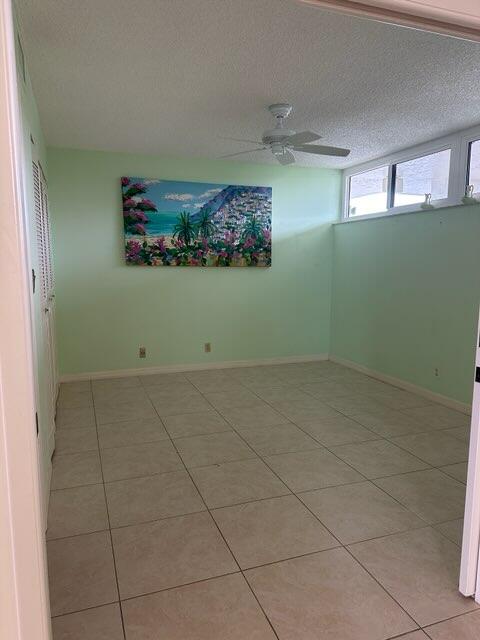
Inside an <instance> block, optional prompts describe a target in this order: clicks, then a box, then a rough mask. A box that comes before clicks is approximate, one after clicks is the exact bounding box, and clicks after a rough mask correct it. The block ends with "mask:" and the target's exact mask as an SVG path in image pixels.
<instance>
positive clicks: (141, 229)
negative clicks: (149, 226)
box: [133, 224, 147, 236]
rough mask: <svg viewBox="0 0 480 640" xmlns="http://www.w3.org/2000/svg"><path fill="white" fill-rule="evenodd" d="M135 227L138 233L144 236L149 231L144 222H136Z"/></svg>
mask: <svg viewBox="0 0 480 640" xmlns="http://www.w3.org/2000/svg"><path fill="white" fill-rule="evenodd" d="M133 228H134V230H135V231H136V233H139V234H140V235H142V236H144V235H145V234H146V233H147V232H146V231H145V227H144V226H143V224H136V225H135V226H134V227H133Z"/></svg>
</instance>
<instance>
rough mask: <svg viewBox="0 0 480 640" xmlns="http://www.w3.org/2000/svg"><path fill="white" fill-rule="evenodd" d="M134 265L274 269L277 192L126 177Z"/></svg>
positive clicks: (129, 257)
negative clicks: (274, 219) (272, 235)
mask: <svg viewBox="0 0 480 640" xmlns="http://www.w3.org/2000/svg"><path fill="white" fill-rule="evenodd" d="M121 185H122V202H123V224H124V229H125V258H126V262H127V264H129V265H142V266H166V267H174V266H177V267H179V266H190V267H269V266H270V265H271V255H272V237H271V233H272V189H271V187H254V186H245V185H226V184H210V183H202V182H177V181H172V180H149V179H144V178H132V177H123V178H122V179H121Z"/></svg>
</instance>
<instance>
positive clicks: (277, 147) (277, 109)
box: [262, 102, 295, 155]
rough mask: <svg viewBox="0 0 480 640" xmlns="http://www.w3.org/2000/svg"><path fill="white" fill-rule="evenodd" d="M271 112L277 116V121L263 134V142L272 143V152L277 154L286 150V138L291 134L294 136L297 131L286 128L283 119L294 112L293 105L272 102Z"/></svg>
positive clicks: (269, 108)
mask: <svg viewBox="0 0 480 640" xmlns="http://www.w3.org/2000/svg"><path fill="white" fill-rule="evenodd" d="M268 110H269V111H270V113H271V114H272V115H273V116H275V118H276V120H277V123H276V125H275V128H274V129H268V131H265V133H264V134H263V136H262V142H263V144H268V145H270V149H271V151H272V153H274V154H275V155H281V154H283V153H284V151H285V146H286V145H285V142H286V141H285V142H284V143H283V144H282V142H283V141H284V140H285V138H288V137H289V136H293V134H294V133H295V131H292V130H291V129H284V127H283V121H284V119H285V118H288V116H289V115H290V113H291V112H292V105H290V104H286V103H284V102H281V103H279V104H271V105H270V106H269V107H268Z"/></svg>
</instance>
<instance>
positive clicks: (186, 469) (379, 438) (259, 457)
mask: <svg viewBox="0 0 480 640" xmlns="http://www.w3.org/2000/svg"><path fill="white" fill-rule="evenodd" d="M187 380H188V378H187ZM188 381H189V382H190V383H191V384H192V385H193V386H194V387H195V388H197V389H198V387H196V385H195V383H192V382H191V381H190V380H188ZM325 381H326V382H328V378H327V379H326V380H325ZM237 384H239V385H240V386H242V387H244V388H245V389H247V390H248V391H250V392H251V393H253V394H254V395H257V397H259V398H260V400H261V401H262V402H263V403H265V404H266V405H268V406H270V407H271V408H272V409H273V410H274V411H277V409H276V408H275V407H272V405H270V403H269V402H267V401H265V400H264V399H263V398H262V397H261V396H258V394H256V393H255V391H253V390H252V389H250V388H249V387H247V386H246V385H245V384H243V383H242V382H238V383H237ZM199 391H200V390H199ZM306 393H307V395H310V394H308V392H306ZM200 395H201V396H202V397H204V399H205V400H206V401H207V402H208V403H209V404H210V405H211V406H212V407H213V410H214V412H215V413H217V414H219V415H222V414H221V411H220V410H218V409H217V408H216V407H215V406H213V405H212V403H211V402H210V401H209V400H208V398H206V397H205V394H204V392H202V391H200ZM352 395H358V394H352ZM148 399H149V400H150V402H151V404H152V405H153V402H152V400H151V398H150V397H148ZM320 402H321V401H320ZM322 404H326V403H322ZM327 406H329V405H327ZM153 407H154V410H155V412H156V413H157V414H158V412H157V410H156V407H155V405H153ZM392 410H394V409H392ZM193 413H194V412H193ZM338 413H341V412H338ZM342 415H345V414H342ZM407 415H408V414H407ZM159 417H160V416H159ZM222 417H223V418H225V416H223V415H222ZM346 417H347V418H349V419H351V420H353V421H354V422H357V421H356V420H355V417H351V416H346ZM160 420H161V422H162V424H164V423H163V420H162V418H161V417H160ZM287 420H288V422H287V424H293V425H294V426H296V427H297V428H299V429H300V430H301V431H302V432H303V433H305V434H306V435H307V436H309V437H311V438H313V439H314V440H315V441H318V440H316V438H315V437H313V436H311V434H309V433H308V432H305V431H304V430H303V429H302V427H301V426H300V425H297V424H295V422H293V421H290V420H289V419H288V418H287ZM125 422H127V421H125ZM227 422H230V420H228V418H227ZM95 423H96V430H97V440H98V424H97V421H95ZM112 424H115V423H112ZM358 424H361V423H358ZM230 426H231V427H232V430H233V431H234V432H235V433H236V434H237V436H239V437H240V438H241V439H242V441H243V442H244V443H245V444H246V445H247V446H248V447H249V448H250V449H251V448H252V447H251V445H249V443H248V442H247V441H246V440H245V439H244V438H243V437H242V434H241V433H240V432H238V431H237V429H236V428H235V426H234V425H233V424H232V423H231V422H230ZM361 426H362V427H364V428H366V429H367V430H369V431H371V432H372V435H375V436H377V437H378V440H385V441H387V442H389V437H384V436H380V435H379V434H377V433H376V432H374V431H372V430H371V429H369V428H368V427H365V425H361ZM451 428H452V427H444V429H451ZM431 431H438V429H436V430H434V429H432V430H431ZM166 432H167V433H168V436H169V439H170V441H171V442H172V445H173V446H174V448H175V450H176V452H177V455H179V453H178V449H177V448H176V446H175V443H174V442H173V440H174V438H172V437H171V436H170V433H169V432H168V430H167V429H166ZM215 433H222V432H215ZM206 435H210V434H206ZM407 435H410V434H407ZM184 437H186V438H188V437H195V436H184ZM451 437H454V436H451ZM179 439H180V438H179ZM164 441H166V439H165V440H164ZM159 442H161V441H159ZM139 444H144V443H139ZM319 444H320V446H321V447H323V448H325V449H326V450H328V451H329V452H330V453H332V454H333V455H335V454H334V452H332V451H330V449H329V448H328V447H326V446H325V445H323V444H322V443H321V442H319ZM392 444H396V443H392ZM122 446H134V445H122ZM399 448H402V447H399ZM312 450H313V451H315V450H318V448H317V449H312ZM98 452H99V456H100V448H99V450H98ZM253 452H254V454H255V459H256V458H258V459H260V460H261V461H262V462H263V463H264V464H265V465H266V466H267V467H268V468H269V469H270V470H271V471H272V473H274V475H276V476H277V478H278V479H279V480H280V481H281V482H282V483H283V484H284V485H285V483H284V482H283V480H282V479H281V478H280V477H279V476H278V475H277V474H276V473H275V472H274V471H273V470H272V469H271V468H270V467H269V465H268V463H266V462H265V461H264V460H263V458H262V456H261V455H260V454H258V453H257V452H256V451H255V450H253ZM287 453H291V452H287ZM409 453H410V452H409ZM60 455H68V454H60ZM271 455H275V454H271ZM278 455H282V454H278ZM336 457H337V458H338V456H336ZM180 459H181V461H182V464H183V466H184V467H185V471H186V472H187V474H188V475H189V477H190V479H191V480H192V482H193V484H194V486H195V488H196V490H197V492H198V493H199V495H200V497H201V499H202V501H203V502H204V504H205V506H206V510H207V512H208V513H209V514H210V516H211V517H212V520H213V521H214V523H215V525H216V526H217V529H218V530H219V533H220V535H221V536H222V538H223V540H224V542H225V544H226V545H227V548H228V549H229V551H230V553H231V554H232V557H233V558H234V559H235V562H236V563H237V565H238V562H237V560H236V558H235V555H234V554H233V552H232V550H231V549H230V547H229V545H228V543H227V541H226V540H225V538H224V536H223V534H222V532H221V530H220V529H219V527H218V525H217V524H216V521H215V518H213V515H212V513H211V509H210V508H209V507H208V506H207V505H206V503H205V501H204V499H203V496H202V494H201V492H200V491H199V490H198V487H197V485H196V484H195V482H194V481H193V478H192V476H191V474H190V471H189V468H187V467H186V465H185V463H184V462H183V458H182V457H181V456H180ZM248 459H254V458H248ZM339 460H340V461H341V462H343V463H344V464H347V465H348V466H351V465H349V464H348V463H346V462H345V461H344V460H341V458H339ZM422 462H423V461H422ZM100 463H101V457H100ZM101 464H102V463H101ZM427 464H428V463H427ZM202 466H211V465H202ZM442 466H445V465H442ZM101 468H102V478H103V467H101ZM196 468H199V467H196ZM352 468H353V469H354V467H352ZM431 468H435V469H438V470H440V471H441V469H440V468H439V467H433V466H432V467H431ZM354 470H355V471H357V470H356V469H354ZM427 470H428V469H427ZM415 472H416V471H412V472H406V473H415ZM165 473H172V472H165ZM357 473H359V472H358V471H357ZM442 473H443V474H444V475H445V476H446V477H449V478H450V479H452V480H455V481H456V482H458V483H459V484H462V483H460V482H459V481H458V480H456V479H455V478H452V477H451V476H448V474H445V472H442ZM149 475H157V474H149ZM360 475H362V477H364V476H363V474H361V473H360ZM393 475H401V474H393ZM402 475H403V474H402ZM140 477H144V476H140ZM146 477H148V476H146ZM386 477H391V476H386ZM129 479H130V478H128V479H125V480H129ZM376 479H379V478H376ZM122 480H124V479H120V480H117V481H113V482H120V481H122ZM365 481H367V482H370V483H372V484H374V483H373V482H372V480H370V479H369V478H366V477H365ZM359 482H360V481H359ZM361 482H363V481H361ZM95 484H98V483H95ZM105 484H106V483H105V482H103V486H104V492H105ZM348 484H355V483H348ZM82 486H83V485H82ZM87 486H90V485H87ZM285 486H286V485H285ZM335 486H336V485H335ZM374 486H377V485H374ZM69 488H70V487H69ZM72 488H74V487H72ZM378 488H380V487H378ZM287 489H288V487H287ZM321 489H322V488H320V490H321ZM58 490H62V489H58ZM316 490H318V489H312V490H309V491H316ZM309 491H305V492H299V493H308V492H309ZM287 495H295V497H296V498H297V500H298V501H299V503H300V504H302V506H303V507H305V508H307V510H308V511H310V512H311V510H310V509H309V508H308V507H307V506H306V505H305V504H304V503H303V502H302V501H301V499H300V498H299V496H298V495H297V494H296V493H295V492H290V491H289V494H287ZM387 495H388V496H389V497H390V498H391V499H394V498H393V497H392V496H390V495H389V494H388V493H387ZM269 499H274V498H268V497H267V498H263V499H257V500H252V501H249V502H245V503H239V504H248V503H251V502H257V501H260V500H269ZM394 500H395V499H394ZM105 501H106V496H105ZM397 502H398V501H397ZM106 504H107V516H108V518H109V514H108V503H107V501H106ZM399 504H401V503H399ZM229 506H233V505H225V506H224V507H219V508H220V509H221V508H228V507H229ZM401 506H402V507H403V508H405V509H407V510H408V511H410V510H409V509H408V508H406V507H405V506H404V505H401ZM199 513H202V512H199ZM412 513H413V512H412ZM311 514H312V515H313V517H315V519H316V520H318V521H319V522H320V523H321V524H322V526H324V527H325V525H324V524H323V522H322V521H321V520H320V518H319V517H318V516H316V514H314V513H313V512H311ZM185 515H188V514H185ZM414 515H415V516H417V517H419V516H418V515H417V514H414ZM170 517H177V516H167V518H170ZM162 519H165V518H162ZM454 520H456V518H455V519H454ZM450 521H453V519H452V520H447V521H445V522H450ZM152 522H154V521H152ZM109 523H110V520H109ZM136 524H137V523H136ZM437 524H441V523H435V524H430V523H428V522H427V523H426V525H425V528H427V527H434V526H436V525H437ZM124 526H132V525H124ZM418 528H423V527H418ZM325 529H326V530H327V531H329V529H328V527H325ZM409 530H411V529H409ZM413 530H415V529H413ZM330 533H331V535H332V536H333V538H334V539H337V538H336V536H334V535H333V534H332V532H330ZM397 533H403V532H397ZM78 535H83V534H78ZM390 535H395V533H393V534H390ZM110 536H111V527H110ZM66 537H72V536H66ZM382 537H386V536H379V538H382ZM373 539H377V538H373ZM361 542H364V541H363V540H362V541H361ZM111 544H112V552H113V555H114V551H113V543H112V539H111ZM339 547H342V548H345V549H346V546H345V545H343V544H342V543H340V542H339ZM334 548H337V547H334ZM346 550H347V552H349V550H348V549H346ZM315 553H321V551H320V552H318V551H316V552H312V553H310V554H302V555H301V556H294V557H292V558H288V559H294V558H296V557H303V556H304V555H312V554H315ZM349 553H350V552H349ZM350 555H351V556H352V558H353V559H354V560H355V561H356V562H357V563H358V564H359V565H360V566H362V567H363V565H362V564H361V563H360V562H359V561H358V560H357V559H356V558H355V556H353V554H351V553H350ZM288 559H285V560H284V561H286V560H288ZM277 562H282V561H277ZM114 563H115V556H114ZM269 564H276V562H272V563H267V566H268V565H269ZM258 566H265V565H258ZM363 568H364V570H365V571H367V573H369V575H371V574H370V572H369V571H368V570H367V569H366V568H365V567H363ZM239 569H240V573H242V575H243V570H242V569H241V568H240V567H239ZM249 569H250V568H249ZM235 573H237V572H235ZM226 575H230V574H226ZM216 577H220V576H214V577H212V578H207V579H206V580H210V579H215V578H216ZM372 578H373V579H374V580H375V582H378V581H377V580H376V579H375V578H374V576H372ZM116 579H117V589H119V588H118V577H117V576H116ZM244 579H245V580H246V578H245V576H244ZM202 581H203V580H202ZM202 581H195V582H193V583H191V584H195V583H196V582H202ZM246 582H247V584H248V585H249V583H248V580H246ZM379 584H380V583H379ZM181 586H185V585H178V586H177V587H171V588H169V589H167V590H170V589H174V588H179V587H181ZM380 586H381V587H382V589H383V590H384V591H385V592H386V593H387V594H388V595H389V597H390V598H392V599H393V600H394V601H395V602H396V600H395V599H394V598H393V596H391V595H390V594H389V593H388V591H387V590H386V589H385V588H384V587H383V585H381V584H380ZM249 587H250V585H249ZM250 589H251V587H250ZM251 590H252V589H251ZM162 591H164V590H162ZM252 593H253V595H254V597H255V599H256V600H257V602H258V599H257V598H256V595H255V593H254V592H253V590H252ZM142 595H146V594H141V595H140V596H134V597H142ZM258 604H259V606H260V608H261V609H262V611H263V608H262V607H261V605H260V603H259V602H258ZM397 604H399V603H397ZM99 606H104V605H99ZM399 606H400V607H401V605H399ZM93 608H96V607H93ZM120 608H121V607H120ZM401 608H402V609H403V607H401ZM263 613H264V615H266V614H265V612H264V611H263ZM406 613H407V612H406ZM62 615H68V614H62ZM407 615H408V616H409V617H410V618H411V616H410V615H409V614H408V613H407ZM462 615H465V614H460V615H459V616H454V617H460V616H462ZM57 617H58V616H57ZM266 618H267V620H268V621H269V619H268V616H266ZM412 619H413V618H412ZM269 623H270V621H269ZM122 624H123V617H122ZM270 624H271V623H270ZM271 626H272V625H271ZM272 628H273V627H272ZM124 633H125V632H124ZM274 633H276V632H275V631H274ZM277 637H278V636H277ZM395 637H399V636H395Z"/></svg>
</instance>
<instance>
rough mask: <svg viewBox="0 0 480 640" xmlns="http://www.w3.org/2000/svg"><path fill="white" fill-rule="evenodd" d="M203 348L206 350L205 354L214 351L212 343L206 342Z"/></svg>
mask: <svg viewBox="0 0 480 640" xmlns="http://www.w3.org/2000/svg"><path fill="white" fill-rule="evenodd" d="M203 346H204V349H205V353H210V351H211V350H212V343H211V342H205V344H204V345H203Z"/></svg>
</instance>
